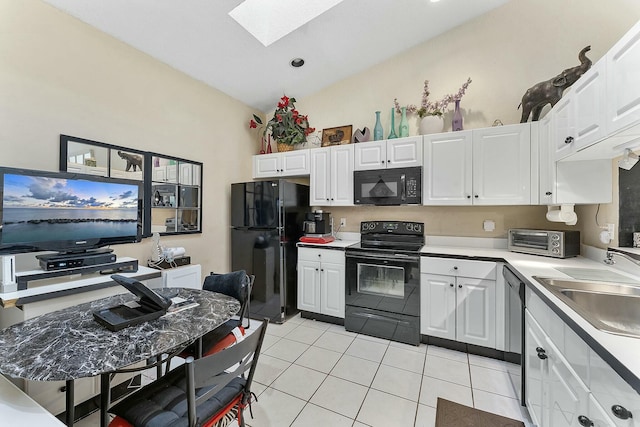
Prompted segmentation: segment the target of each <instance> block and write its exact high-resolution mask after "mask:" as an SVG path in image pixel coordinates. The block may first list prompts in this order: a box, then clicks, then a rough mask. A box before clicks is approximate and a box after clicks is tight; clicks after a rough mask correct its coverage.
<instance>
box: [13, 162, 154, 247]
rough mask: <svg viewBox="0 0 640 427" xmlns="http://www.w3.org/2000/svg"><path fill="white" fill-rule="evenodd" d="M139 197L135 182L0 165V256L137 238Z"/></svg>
mask: <svg viewBox="0 0 640 427" xmlns="http://www.w3.org/2000/svg"><path fill="white" fill-rule="evenodd" d="M142 197H143V184H142V182H138V181H130V180H123V179H114V178H105V177H98V176H91V175H80V174H74V173H67V172H45V171H36V170H28V169H15V168H6V167H0V199H1V200H2V204H1V205H0V254H12V253H23V252H39V251H57V252H61V253H79V252H86V251H88V250H91V249H96V248H100V247H103V246H108V245H114V244H119V243H135V242H139V241H140V240H141V238H142Z"/></svg>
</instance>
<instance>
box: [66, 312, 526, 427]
mask: <svg viewBox="0 0 640 427" xmlns="http://www.w3.org/2000/svg"><path fill="white" fill-rule="evenodd" d="M251 325H252V327H255V326H257V325H258V322H252V323H251ZM175 365H176V366H177V364H175ZM153 375H154V372H153V371H148V372H145V374H144V376H143V382H147V381H152V380H153ZM517 387H520V366H518V365H515V364H511V363H507V362H503V361H499V360H495V359H490V358H486V357H481V356H475V355H468V354H466V353H462V352H458V351H454V350H449V349H445V348H441V347H436V346H427V345H425V344H421V345H420V346H419V347H415V346H410V345H405V344H401V343H396V342H390V341H388V340H382V339H379V338H374V337H369V336H366V335H358V334H355V333H351V332H347V331H345V329H344V327H342V326H338V325H331V324H328V323H324V322H317V321H313V320H309V319H302V318H301V317H300V316H299V315H298V316H296V317H293V318H291V319H289V320H288V321H287V322H286V323H285V324H283V325H277V324H269V326H268V328H267V335H266V336H265V341H264V344H263V348H262V354H261V355H260V359H259V363H258V368H257V370H256V373H255V377H254V383H253V387H252V389H253V391H254V392H255V393H256V395H257V396H258V402H255V403H254V404H253V405H252V410H253V419H252V418H251V415H250V414H249V411H246V412H245V416H246V418H245V420H246V424H247V425H248V426H250V427H315V426H323V427H324V426H337V427H341V426H345V427H351V426H353V427H366V426H370V427H377V426H383V427H393V426H403V427H404V426H415V427H432V426H434V423H435V415H436V402H437V398H438V397H443V398H445V399H448V400H452V401H455V402H459V403H461V404H464V405H468V406H473V407H475V408H478V409H482V410H485V411H488V412H493V413H496V414H500V415H504V416H507V417H510V418H514V419H517V420H522V421H523V422H524V424H525V426H527V427H530V426H532V424H531V422H530V421H529V418H528V414H527V411H526V409H525V408H522V407H521V406H520V404H519V402H518V401H517V399H516V391H515V390H516V389H517ZM97 420H98V417H97V414H94V415H92V416H90V417H88V418H86V419H84V420H81V421H80V422H78V423H77V424H76V425H77V426H80V427H88V426H96V425H98V423H97ZM233 426H234V427H235V426H237V424H235V423H234V424H233Z"/></svg>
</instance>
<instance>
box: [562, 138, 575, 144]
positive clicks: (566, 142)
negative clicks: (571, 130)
mask: <svg viewBox="0 0 640 427" xmlns="http://www.w3.org/2000/svg"><path fill="white" fill-rule="evenodd" d="M572 142H573V137H572V136H568V137H566V138H565V140H564V143H565V144H571V143H572Z"/></svg>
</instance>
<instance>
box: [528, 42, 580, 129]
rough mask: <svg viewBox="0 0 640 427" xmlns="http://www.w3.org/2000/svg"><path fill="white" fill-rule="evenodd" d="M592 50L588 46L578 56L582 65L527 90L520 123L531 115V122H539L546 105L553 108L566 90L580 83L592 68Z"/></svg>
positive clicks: (568, 69)
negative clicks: (589, 53) (581, 77)
mask: <svg viewBox="0 0 640 427" xmlns="http://www.w3.org/2000/svg"><path fill="white" fill-rule="evenodd" d="M590 50H591V46H587V47H585V48H584V49H582V50H581V51H580V53H579V54H578V59H579V60H580V65H577V66H575V67H572V68H567V69H566V70H564V71H563V72H562V73H560V74H558V75H557V76H555V77H554V78H552V79H549V80H546V81H544V82H540V83H538V84H536V85H534V86H532V87H530V88H529V89H527V91H526V92H525V93H524V96H523V97H522V102H521V103H520V105H522V118H521V119H520V123H525V122H526V121H527V120H529V114H531V121H534V122H535V121H537V120H538V119H539V118H540V112H541V111H542V108H543V107H544V106H545V105H547V104H551V106H552V107H553V106H554V105H556V103H557V102H558V101H560V98H562V94H563V92H564V90H565V89H566V88H568V87H569V86H571V85H572V84H574V83H575V82H576V81H578V79H579V78H580V76H582V75H583V74H584V73H585V72H586V71H587V70H588V69H589V68H591V60H590V59H589V58H587V55H586V53H587V52H589V51H590ZM520 105H518V108H520Z"/></svg>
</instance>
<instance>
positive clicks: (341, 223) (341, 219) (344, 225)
mask: <svg viewBox="0 0 640 427" xmlns="http://www.w3.org/2000/svg"><path fill="white" fill-rule="evenodd" d="M346 226H347V218H340V227H346Z"/></svg>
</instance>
